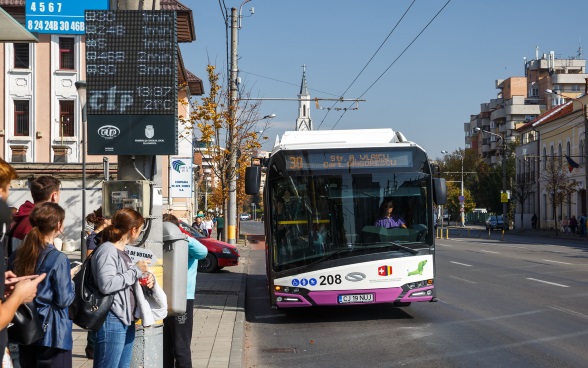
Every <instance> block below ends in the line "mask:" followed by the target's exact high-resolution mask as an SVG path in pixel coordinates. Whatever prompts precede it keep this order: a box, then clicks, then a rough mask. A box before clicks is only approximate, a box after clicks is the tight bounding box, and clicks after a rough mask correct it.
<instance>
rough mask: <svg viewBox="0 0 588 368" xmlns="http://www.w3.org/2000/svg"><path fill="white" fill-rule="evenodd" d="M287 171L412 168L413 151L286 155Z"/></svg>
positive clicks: (297, 153) (354, 151) (331, 152)
mask: <svg viewBox="0 0 588 368" xmlns="http://www.w3.org/2000/svg"><path fill="white" fill-rule="evenodd" d="M285 156H286V157H285V159H286V170H328V169H350V168H352V169H370V168H381V167H412V166H413V157H412V152H411V151H381V150H380V151H368V150H365V151H356V150H346V151H343V150H341V151H333V150H329V151H317V152H313V151H306V152H292V153H286V154H285Z"/></svg>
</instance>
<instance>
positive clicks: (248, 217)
mask: <svg viewBox="0 0 588 368" xmlns="http://www.w3.org/2000/svg"><path fill="white" fill-rule="evenodd" d="M239 219H240V220H241V221H247V220H251V215H250V214H248V213H242V214H241V215H240V216H239Z"/></svg>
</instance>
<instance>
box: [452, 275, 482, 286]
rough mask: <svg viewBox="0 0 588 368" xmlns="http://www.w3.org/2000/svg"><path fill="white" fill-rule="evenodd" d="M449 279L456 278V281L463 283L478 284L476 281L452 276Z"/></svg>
mask: <svg viewBox="0 0 588 368" xmlns="http://www.w3.org/2000/svg"><path fill="white" fill-rule="evenodd" d="M449 277H451V278H454V279H456V280H460V281H463V282H467V283H469V284H477V282H475V281H471V280H467V279H462V278H461V277H457V276H451V275H450V276H449Z"/></svg>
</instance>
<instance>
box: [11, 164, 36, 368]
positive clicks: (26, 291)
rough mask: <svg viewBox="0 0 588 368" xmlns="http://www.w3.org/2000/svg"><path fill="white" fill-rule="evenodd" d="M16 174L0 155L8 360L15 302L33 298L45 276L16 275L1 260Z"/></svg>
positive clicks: (16, 303)
mask: <svg viewBox="0 0 588 368" xmlns="http://www.w3.org/2000/svg"><path fill="white" fill-rule="evenodd" d="M17 177H18V176H17V174H16V170H14V168H13V167H12V166H10V164H8V163H7V162H6V161H4V160H3V159H2V158H0V260H2V262H0V296H3V298H2V297H0V358H1V357H2V356H4V358H2V359H0V360H1V361H2V365H3V366H4V363H7V364H11V358H10V354H9V353H8V349H7V344H8V334H7V330H6V327H7V326H8V324H9V323H10V322H11V321H12V319H13V318H14V313H15V312H16V309H17V308H18V306H19V305H21V304H22V303H28V302H31V301H33V299H34V298H35V295H36V294H37V286H38V285H39V283H40V282H41V281H43V280H44V279H45V276H46V274H42V275H41V276H38V277H35V276H32V277H17V276H16V274H14V273H13V272H12V271H6V267H5V263H4V262H3V260H4V255H5V249H6V245H7V243H6V242H7V241H8V237H7V236H6V234H7V232H8V229H9V227H10V224H11V222H12V213H11V209H10V208H9V207H8V206H7V205H6V200H7V199H8V195H9V194H10V182H11V181H12V180H14V179H16V178H17Z"/></svg>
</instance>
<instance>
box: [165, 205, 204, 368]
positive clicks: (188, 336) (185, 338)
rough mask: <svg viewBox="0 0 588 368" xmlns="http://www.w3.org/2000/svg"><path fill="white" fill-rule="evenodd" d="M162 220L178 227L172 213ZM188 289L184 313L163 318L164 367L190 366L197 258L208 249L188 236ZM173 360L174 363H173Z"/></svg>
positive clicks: (183, 367) (182, 367) (188, 367)
mask: <svg viewBox="0 0 588 368" xmlns="http://www.w3.org/2000/svg"><path fill="white" fill-rule="evenodd" d="M163 221H167V222H171V223H172V224H174V225H176V226H178V227H179V225H180V223H179V221H178V218H177V217H175V216H174V215H172V214H165V215H163ZM186 238H187V240H188V279H187V280H188V283H187V284H188V285H187V286H188V290H187V301H186V313H182V314H180V315H179V316H168V317H167V318H165V319H164V320H163V366H164V367H165V368H174V367H175V368H192V352H191V350H190V343H191V341H192V327H193V325H194V293H195V291H196V275H197V272H198V260H199V259H203V258H205V257H206V255H207V254H208V250H207V249H206V247H205V246H204V245H202V244H201V243H200V242H199V241H198V240H196V239H194V238H192V237H190V236H188V237H186ZM174 361H175V365H174Z"/></svg>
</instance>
